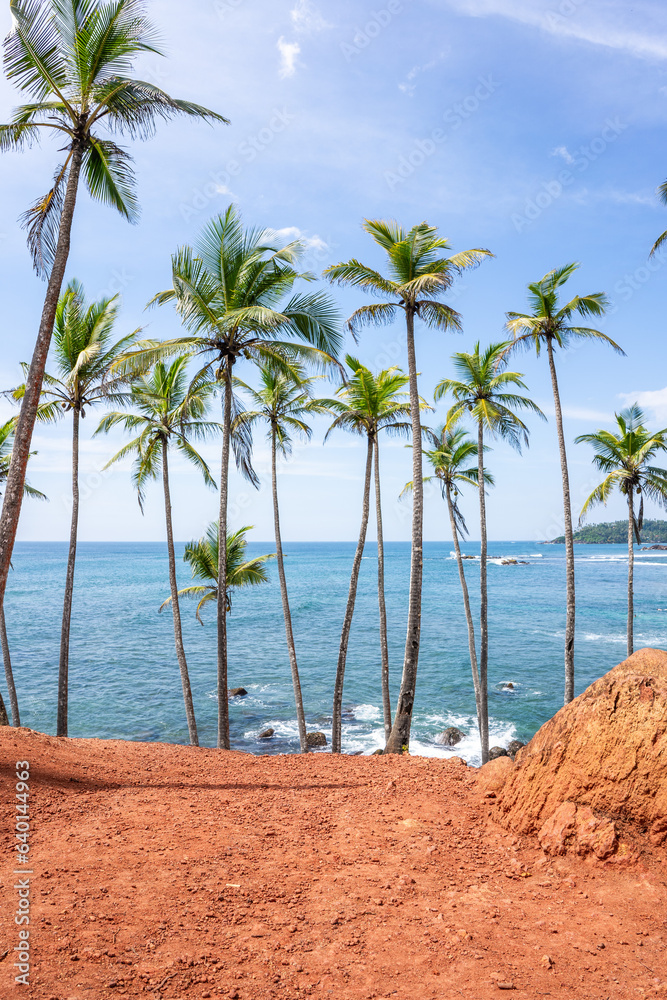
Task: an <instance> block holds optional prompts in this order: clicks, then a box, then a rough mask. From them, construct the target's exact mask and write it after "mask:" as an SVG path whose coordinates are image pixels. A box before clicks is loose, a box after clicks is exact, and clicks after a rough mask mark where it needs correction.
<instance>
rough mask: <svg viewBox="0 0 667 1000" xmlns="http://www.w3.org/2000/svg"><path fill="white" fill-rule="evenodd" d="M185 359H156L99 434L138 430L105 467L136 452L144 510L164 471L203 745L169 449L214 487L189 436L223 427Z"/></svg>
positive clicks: (193, 732)
mask: <svg viewBox="0 0 667 1000" xmlns="http://www.w3.org/2000/svg"><path fill="white" fill-rule="evenodd" d="M187 363H188V359H187V358H186V357H180V358H176V360H175V361H172V363H171V364H170V365H169V366H167V365H165V364H164V362H162V361H158V362H157V364H156V365H155V367H154V368H153V369H152V370H151V371H150V372H149V373H148V374H147V375H144V376H142V377H141V378H140V379H138V381H137V382H135V383H134V384H133V385H132V386H131V388H130V391H129V393H127V395H126V397H125V399H124V400H123V402H124V403H125V405H126V406H128V407H130V408H132V410H133V411H134V412H130V413H123V412H120V411H115V412H112V413H107V414H106V415H105V416H104V417H103V418H102V420H101V422H100V425H99V427H98V428H97V430H96V431H95V433H96V434H99V433H101V432H104V433H108V432H109V431H110V430H111V429H112V428H113V427H117V426H119V425H120V426H121V427H123V428H124V429H125V430H126V431H130V432H137V431H138V432H139V434H138V436H137V437H135V438H134V440H132V441H130V442H129V443H128V444H126V445H125V446H124V447H123V448H121V449H120V451H118V452H117V453H116V454H115V455H114V456H113V458H112V459H110V460H109V461H108V462H107V464H106V465H105V469H108V468H109V466H110V465H113V464H114V463H115V462H118V461H120V460H121V459H123V458H125V457H126V456H128V455H133V456H134V457H135V458H134V466H133V471H132V480H133V482H134V485H135V487H136V490H137V496H138V499H139V506H140V507H141V511H142V513H143V509H144V499H145V489H146V486H147V484H148V482H149V481H150V480H152V479H157V478H158V477H159V476H160V474H161V475H162V490H163V493H164V515H165V523H166V528H167V551H168V553H169V584H170V587H171V608H172V612H173V618H174V642H175V644H176V659H177V661H178V666H179V670H180V672H181V685H182V687H183V701H184V703H185V715H186V718H187V723H188V732H189V735H190V743H191V744H192V745H193V746H199V740H198V737H197V722H196V720H195V711H194V706H193V704H192V691H191V688H190V677H189V674H188V664H187V660H186V658H185V648H184V646H183V630H182V628H181V611H180V607H179V603H178V587H177V583H176V554H175V552H174V532H173V526H172V517H171V490H170V486H169V465H168V454H169V448H170V446H174V447H175V448H176V449H177V450H178V451H179V452H180V453H181V455H182V456H183V457H184V458H185V459H186V460H187V461H188V462H190V463H191V464H192V465H194V466H195V468H197V469H198V470H199V471H200V472H201V474H202V475H203V477H204V482H205V483H206V485H207V486H212V487H213V488H214V489H215V483H214V481H213V479H212V477H211V473H210V471H209V468H208V465H207V464H206V462H205V461H204V459H203V458H202V456H201V455H200V454H199V452H198V451H196V450H195V449H194V448H193V446H192V444H191V443H190V441H191V439H192V438H195V439H199V440H205V439H206V438H208V437H210V435H211V434H213V433H216V432H218V431H220V430H221V427H220V424H217V423H214V422H213V421H210V420H206V419H205V417H206V412H207V410H208V407H209V404H210V400H211V396H212V391H213V386H211V385H208V386H207V385H201V386H199V388H198V389H197V390H196V391H194V392H190V393H189V392H188V379H187V371H186V368H187Z"/></svg>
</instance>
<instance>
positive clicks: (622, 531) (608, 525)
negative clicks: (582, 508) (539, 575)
mask: <svg viewBox="0 0 667 1000" xmlns="http://www.w3.org/2000/svg"><path fill="white" fill-rule="evenodd" d="M640 535H641V539H640V540H641V542H644V543H654V544H658V543H661V544H667V521H661V520H651V519H650V518H648V519H644V523H643V525H642V528H641V532H640ZM574 541H575V544H579V545H598V544H599V545H627V542H628V522H627V521H607V522H605V523H604V524H585V525H584V526H583V527H582V528H579V529H578V530H577V531H575V532H574ZM564 543H565V535H559V536H558V538H554V539H553V543H552V544H555V545H563V544H564Z"/></svg>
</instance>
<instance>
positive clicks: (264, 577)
mask: <svg viewBox="0 0 667 1000" xmlns="http://www.w3.org/2000/svg"><path fill="white" fill-rule="evenodd" d="M249 531H252V525H246V526H245V527H243V528H239V529H238V531H234V532H230V533H229V534H228V535H227V545H226V546H225V551H226V553H227V565H226V567H225V569H226V572H225V581H226V588H227V589H226V591H225V593H224V595H223V600H224V605H225V614H228V613H229V612H230V611H231V610H232V592H233V591H234V590H240V589H241V588H243V587H256V586H258V585H259V584H261V583H268V580H269V577H268V574H267V572H266V566H265V565H264V563H265V562H266V561H267V560H268V559H273V553H270V554H269V555H266V556H255V558H254V559H246V547H247V544H248V543H247V540H246V535H247V533H248V532H249ZM219 553H220V540H219V532H218V523H217V521H214V522H213V523H212V524H209V526H208V528H207V529H206V534H205V535H204V536H203V537H202V538H200V539H199V540H198V541H196V542H188V544H187V545H186V546H185V553H184V555H183V559H184V560H185V562H186V563H188V564H189V565H190V567H191V569H192V578H193V579H194V580H199V581H200V583H197V584H193V586H191V587H183V589H182V590H179V591H178V596H179V597H189V598H191V599H192V600H196V601H197V607H196V610H195V614H196V616H197V621H198V622H199V624H200V625H203V624H204V622H203V620H202V617H201V610H202V608H203V607H204V605H205V604H208V603H209V602H210V601H215V602H216V604H217V603H218V580H219V577H218V566H219V559H218V556H219ZM170 603H171V597H168V598H167V600H166V601H164V602H163V604H162V605H161V607H160V611H162V609H163V608H165V607H166V606H167V605H168V604H170Z"/></svg>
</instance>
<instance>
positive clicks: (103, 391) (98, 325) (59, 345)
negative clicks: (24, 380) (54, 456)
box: [13, 280, 139, 421]
mask: <svg viewBox="0 0 667 1000" xmlns="http://www.w3.org/2000/svg"><path fill="white" fill-rule="evenodd" d="M117 314H118V296H117V295H114V296H113V298H104V299H100V301H99V302H93V303H91V304H90V305H88V303H87V302H86V298H85V293H84V290H83V287H82V285H81V284H80V283H79V282H78V281H76V280H74V281H71V282H70V283H69V285H68V286H67V288H66V289H65V291H64V292H63V293H62V295H61V296H60V298H59V300H58V307H57V309H56V318H55V324H54V329H53V360H54V363H55V372H56V374H54V375H52V374H49V373H45V375H44V383H43V389H42V399H43V400H44V402H43V403H41V404H40V407H39V411H38V414H37V417H38V419H39V420H41V421H53V420H57V419H58V417H59V416H62V414H63V413H64V412H66V411H68V410H72V409H77V410H79V411H80V412H81V416H85V415H86V413H85V411H86V407H88V406H94V405H95V404H97V403H99V402H101V401H102V400H103V399H104V400H111V401H114V400H116V399H118V400H121V399H122V396H120V395H119V394H118V388H119V383H118V381H117V380H116V381H115V382H114V381H109V380H108V374H109V370H110V368H111V366H112V365H113V363H114V362H115V361H116V360H117V359H118V358H119V357H121V356H122V355H123V354H124V352H125V351H127V350H128V349H129V348H130V346H131V344H132V343H133V342H134V341H135V338H136V335H137V333H138V332H139V331H138V330H135V331H134V332H133V333H130V334H128V335H127V336H125V337H122V338H121V339H120V340H118V341H116V342H115V343H113V342H112V334H113V328H114V325H115V322H116V318H117ZM22 367H23V370H24V372H26V374H27V370H28V366H27V365H26V364H23V366H22ZM24 394H25V386H24V385H22V386H19V387H18V388H17V389H15V390H14V393H13V396H14V399H17V400H19V399H22V398H23V396H24Z"/></svg>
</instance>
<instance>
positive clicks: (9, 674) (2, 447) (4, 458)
mask: <svg viewBox="0 0 667 1000" xmlns="http://www.w3.org/2000/svg"><path fill="white" fill-rule="evenodd" d="M15 431H16V417H12V419H11V420H7V421H6V422H5V423H4V424H3V425H2V426H1V427H0V486H2V485H4V484H5V483H6V482H7V476H8V474H9V465H10V463H11V460H12V449H13V446H14V433H15ZM30 454H31V455H35V454H36V452H34V451H33V452H31V453H30ZM23 492H24V493H25V495H26V496H27V497H34V498H36V499H37V500H46V499H47V498H46V496H45V495H44V494H43V493H40V491H39V490H36V489H34V488H33V487H32V486H30V484H29V483H27V482H26V483H24V484H23ZM0 646H1V647H2V660H3V663H4V667H5V679H6V681H7V692H8V694H9V706H10V709H11V713H12V726H16V727H18V726H20V725H21V717H20V715H19V700H18V696H17V694H16V685H15V683H14V672H13V670H12V658H11V654H10V652H9V640H8V639H7V623H6V621H5V608H4V601H3V602H2V604H0ZM3 720H4V721H3ZM8 725H9V719H8V718H7V709H6V708H5V705H4V702H3V700H2V695H0V726H8Z"/></svg>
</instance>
